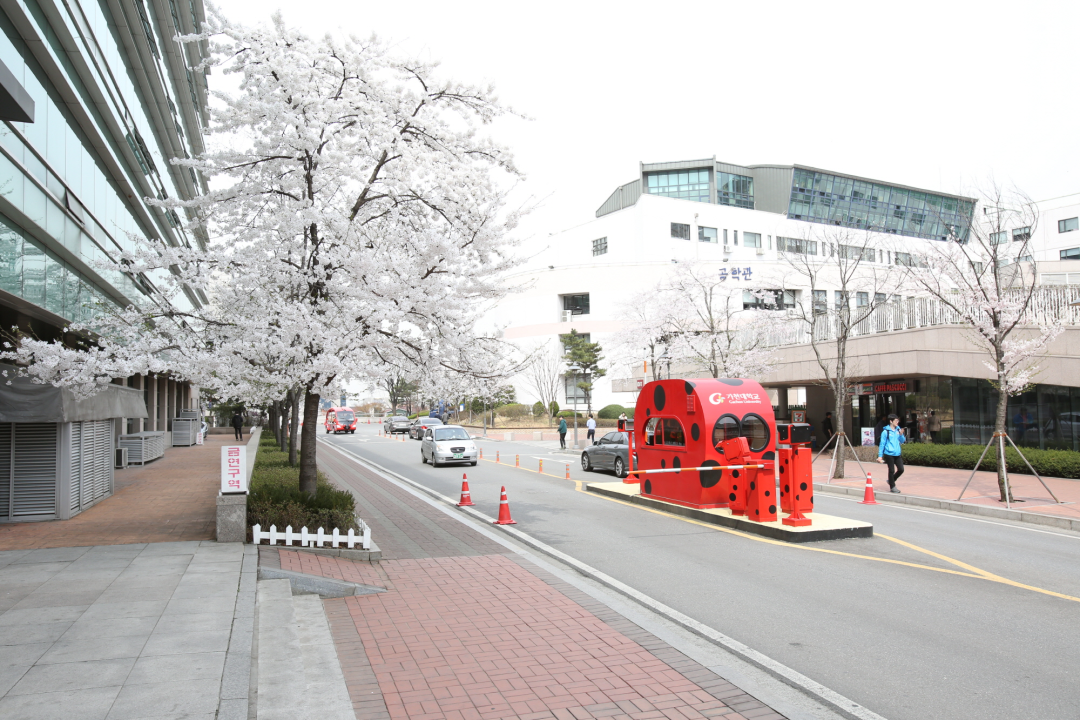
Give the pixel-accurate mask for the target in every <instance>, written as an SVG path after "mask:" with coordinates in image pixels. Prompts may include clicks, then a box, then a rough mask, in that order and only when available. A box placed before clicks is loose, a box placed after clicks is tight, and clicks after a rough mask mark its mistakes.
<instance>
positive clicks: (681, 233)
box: [671, 223, 690, 240]
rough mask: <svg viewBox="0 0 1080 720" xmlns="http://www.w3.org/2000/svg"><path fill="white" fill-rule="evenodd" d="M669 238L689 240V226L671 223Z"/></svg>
mask: <svg viewBox="0 0 1080 720" xmlns="http://www.w3.org/2000/svg"><path fill="white" fill-rule="evenodd" d="M671 237H673V238H678V239H680V240H689V239H690V226H689V225H687V224H686V223H671Z"/></svg>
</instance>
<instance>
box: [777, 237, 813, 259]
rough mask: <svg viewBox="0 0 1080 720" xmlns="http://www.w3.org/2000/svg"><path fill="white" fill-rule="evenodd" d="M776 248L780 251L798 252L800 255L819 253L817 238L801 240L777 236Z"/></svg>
mask: <svg viewBox="0 0 1080 720" xmlns="http://www.w3.org/2000/svg"><path fill="white" fill-rule="evenodd" d="M776 249H777V250H779V251H780V252H789V253H798V254H800V255H817V241H816V240H800V239H798V238H788V237H780V236H779V235H777V236H776Z"/></svg>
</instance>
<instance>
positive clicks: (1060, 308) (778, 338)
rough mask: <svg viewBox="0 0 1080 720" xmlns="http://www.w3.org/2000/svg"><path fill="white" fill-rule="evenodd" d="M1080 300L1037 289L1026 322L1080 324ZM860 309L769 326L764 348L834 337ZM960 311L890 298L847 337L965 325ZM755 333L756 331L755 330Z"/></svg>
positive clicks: (1058, 290)
mask: <svg viewBox="0 0 1080 720" xmlns="http://www.w3.org/2000/svg"><path fill="white" fill-rule="evenodd" d="M1078 300H1080V288H1070V287H1041V288H1036V290H1035V293H1034V295H1033V296H1032V298H1031V302H1030V304H1029V305H1028V308H1027V311H1026V312H1025V313H1024V323H1025V324H1047V325H1053V324H1056V325H1080V306H1076V305H1072V303H1074V302H1077V301H1078ZM863 313H864V309H863V308H855V309H854V310H852V311H851V314H850V315H849V316H848V317H847V318H843V317H841V316H840V315H838V314H837V312H836V311H835V310H830V311H829V312H827V313H822V314H819V315H815V316H814V322H813V324H812V325H811V324H809V323H807V322H805V321H804V320H801V319H799V320H791V321H790V322H788V323H785V324H783V325H780V326H779V327H776V328H772V329H770V330H769V331H768V332H767V333H766V336H765V338H764V344H765V346H766V347H779V346H783V345H804V344H806V343H809V342H810V339H811V332H813V339H814V340H815V341H818V342H824V341H829V340H835V339H836V338H837V337H838V335H839V334H840V331H841V329H842V328H843V327H844V323H850V322H852V319H853V318H858V317H860V316H861V315H863ZM964 324H965V323H964V321H963V320H962V319H961V317H960V315H959V313H957V312H956V311H955V310H953V309H952V308H950V307H949V306H948V305H946V304H945V303H943V302H941V301H940V300H938V299H937V298H931V297H917V298H907V299H904V300H900V301H898V302H897V301H889V302H885V303H883V304H880V305H878V306H877V307H875V308H873V309H872V310H871V311H870V313H869V314H868V315H867V316H866V317H865V318H863V319H862V320H860V321H859V322H857V323H855V324H854V325H853V326H852V327H851V332H850V333H849V337H853V338H854V337H863V336H866V335H874V334H877V333H886V332H896V331H899V330H913V329H916V328H928V327H936V326H941V325H964ZM754 332H756V331H754Z"/></svg>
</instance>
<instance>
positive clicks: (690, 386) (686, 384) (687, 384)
mask: <svg viewBox="0 0 1080 720" xmlns="http://www.w3.org/2000/svg"><path fill="white" fill-rule="evenodd" d="M683 387H685V388H686V394H687V395H689V394H690V393H692V392H694V383H692V382H690V381H689V380H687V381H686V382H684V383H683Z"/></svg>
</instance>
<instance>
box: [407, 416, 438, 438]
mask: <svg viewBox="0 0 1080 720" xmlns="http://www.w3.org/2000/svg"><path fill="white" fill-rule="evenodd" d="M442 424H443V421H442V420H440V419H439V418H433V417H418V418H416V419H415V420H413V421H412V425H410V426H409V437H411V438H412V439H413V440H419V439H420V438H422V437H423V436H424V431H425V430H427V429H428V428H429V427H435V426H436V425H442Z"/></svg>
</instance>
